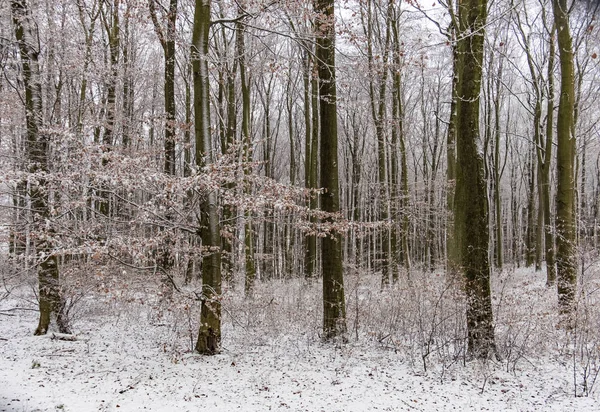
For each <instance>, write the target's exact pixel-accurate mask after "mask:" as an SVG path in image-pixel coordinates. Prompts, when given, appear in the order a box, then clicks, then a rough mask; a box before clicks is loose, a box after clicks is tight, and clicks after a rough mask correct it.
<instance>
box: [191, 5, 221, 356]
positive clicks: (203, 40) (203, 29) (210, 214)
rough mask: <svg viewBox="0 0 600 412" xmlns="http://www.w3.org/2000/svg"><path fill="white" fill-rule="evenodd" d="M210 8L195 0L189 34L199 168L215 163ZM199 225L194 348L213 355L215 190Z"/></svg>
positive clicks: (216, 339) (217, 332)
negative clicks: (199, 287)
mask: <svg viewBox="0 0 600 412" xmlns="http://www.w3.org/2000/svg"><path fill="white" fill-rule="evenodd" d="M210 7H211V1H210V0H196V8H195V12H194V29H193V35H192V51H191V57H192V67H193V69H192V70H193V77H194V117H195V132H196V166H197V168H198V169H201V168H203V167H205V166H207V165H210V164H211V163H213V162H214V154H213V149H212V136H211V130H210V84H209V72H208V58H209V57H208V39H209V30H210ZM200 227H201V229H200V237H201V239H202V246H203V248H204V249H205V251H204V254H203V258H202V296H201V307H200V327H199V331H198V341H197V342H196V351H197V352H199V353H201V354H205V355H213V354H215V353H218V352H219V349H220V342H221V301H220V298H221V230H220V222H219V213H218V205H217V194H216V193H215V192H209V193H207V194H205V197H204V199H203V200H202V202H201V204H200Z"/></svg>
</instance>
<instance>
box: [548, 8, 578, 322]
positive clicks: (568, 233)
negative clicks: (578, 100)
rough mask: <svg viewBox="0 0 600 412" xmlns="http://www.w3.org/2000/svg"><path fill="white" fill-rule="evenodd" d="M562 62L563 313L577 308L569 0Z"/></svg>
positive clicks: (559, 257)
mask: <svg viewBox="0 0 600 412" xmlns="http://www.w3.org/2000/svg"><path fill="white" fill-rule="evenodd" d="M552 11H553V13H554V24H555V26H556V33H557V43H558V56H559V65H560V97H559V100H558V114H557V119H556V121H557V123H556V138H557V142H558V145H557V148H556V162H557V188H556V247H557V248H556V280H557V287H558V302H559V308H560V312H561V313H562V314H564V315H568V316H570V315H572V314H573V311H574V309H575V293H576V287H577V267H576V261H575V246H576V245H575V241H576V231H575V209H574V208H575V203H574V202H575V175H574V166H575V135H574V130H575V129H574V126H575V123H574V111H575V69H574V57H573V40H572V37H571V30H570V24H569V9H568V4H567V0H553V1H552Z"/></svg>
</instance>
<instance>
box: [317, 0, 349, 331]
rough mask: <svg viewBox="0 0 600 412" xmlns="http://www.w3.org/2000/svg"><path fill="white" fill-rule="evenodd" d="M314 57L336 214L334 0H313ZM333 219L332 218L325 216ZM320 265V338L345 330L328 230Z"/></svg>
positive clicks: (337, 254) (335, 241)
mask: <svg viewBox="0 0 600 412" xmlns="http://www.w3.org/2000/svg"><path fill="white" fill-rule="evenodd" d="M315 12H317V13H318V16H317V18H316V24H315V28H316V35H317V38H316V48H317V52H316V57H317V59H316V60H317V65H318V73H319V103H320V126H321V127H320V129H321V130H320V132H321V147H320V148H321V156H320V158H321V159H320V164H321V179H320V182H321V187H322V188H323V190H324V193H323V195H322V209H323V211H324V212H327V213H332V214H336V213H338V212H339V210H340V196H339V181H338V150H337V146H338V145H337V143H338V139H337V102H336V99H337V93H336V82H335V23H334V22H335V17H334V1H333V0H317V1H316V2H315ZM327 220H329V221H330V222H332V219H331V218H329V219H327ZM321 252H322V258H321V259H322V265H323V339H325V340H331V339H333V338H337V337H342V338H344V335H345V334H346V331H347V329H346V301H345V296H344V273H343V267H342V239H341V236H340V234H339V233H335V232H334V233H331V234H330V235H329V236H326V237H325V238H323V240H322V246H321Z"/></svg>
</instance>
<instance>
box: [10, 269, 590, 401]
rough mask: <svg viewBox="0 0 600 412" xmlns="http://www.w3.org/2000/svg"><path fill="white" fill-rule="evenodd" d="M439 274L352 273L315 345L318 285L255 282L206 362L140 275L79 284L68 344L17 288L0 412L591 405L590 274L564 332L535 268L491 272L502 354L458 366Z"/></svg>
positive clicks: (452, 315) (229, 314)
mask: <svg viewBox="0 0 600 412" xmlns="http://www.w3.org/2000/svg"><path fill="white" fill-rule="evenodd" d="M440 277H441V274H436V273H433V274H421V275H415V274H413V275H412V277H411V279H412V280H411V281H410V282H403V283H402V284H401V285H398V287H396V288H393V289H391V290H387V291H384V292H381V291H379V288H378V284H379V279H378V278H377V277H376V276H363V277H357V276H349V277H348V280H347V289H346V292H347V296H348V298H347V299H348V302H347V307H348V328H349V330H350V333H349V336H350V339H349V343H347V344H338V345H336V344H323V343H321V342H320V340H319V326H320V310H321V309H320V305H319V298H320V285H319V284H318V283H316V284H313V285H305V284H304V283H303V282H302V281H299V280H289V281H273V282H268V283H265V284H262V285H260V286H259V287H258V289H257V292H256V296H255V298H254V299H253V300H251V301H249V300H245V299H243V296H241V293H240V292H238V291H228V292H227V293H226V294H225V297H224V302H223V303H224V310H225V311H224V328H223V351H222V353H221V354H219V355H217V356H213V357H202V356H198V355H194V354H193V353H192V352H191V351H190V349H191V346H192V343H193V339H194V337H195V331H196V326H197V320H196V319H197V308H196V305H191V304H190V303H189V301H186V300H185V299H180V300H179V301H176V302H174V303H172V304H169V305H167V304H164V303H163V304H161V303H159V302H158V301H157V300H156V299H154V298H153V291H152V290H151V289H148V287H147V285H146V284H145V283H144V279H143V277H138V278H137V281H131V282H129V283H127V284H125V283H124V282H123V281H122V279H117V278H114V279H113V282H112V283H110V282H109V281H108V280H106V279H105V280H104V281H103V284H101V287H98V288H94V289H89V290H88V292H87V293H86V294H85V296H84V298H83V299H82V300H81V301H80V302H79V303H78V304H77V306H76V307H74V310H76V312H74V324H73V328H74V332H75V333H76V334H77V336H78V340H77V341H63V340H56V339H52V338H51V335H48V336H45V337H34V336H32V332H33V330H34V329H35V326H36V322H37V313H36V312H35V311H34V310H24V309H34V308H35V305H34V304H33V302H32V301H33V299H34V297H33V293H32V292H31V288H29V289H28V288H25V287H19V288H16V289H14V290H12V293H11V294H10V296H9V297H7V298H5V299H4V300H2V301H1V302H0V313H1V314H0V354H1V356H0V411H236V410H239V411H268V410H282V411H283V410H289V411H327V412H332V411H377V410H380V411H405V410H406V411H408V410H415V411H453V410H459V411H461V410H462V411H480V410H489V411H536V410H539V411H546V410H556V411H598V410H600V395H599V391H598V390H597V389H596V386H595V385H594V383H595V382H593V379H595V375H596V374H597V371H598V361H599V360H600V356H599V350H600V346H599V345H600V342H598V341H597V340H595V339H596V336H597V334H598V332H597V330H598V329H600V328H598V326H599V325H598V324H597V323H596V324H595V326H596V328H595V330H594V328H591V327H589V326H592V324H593V323H594V322H597V320H598V317H597V312H598V307H597V305H595V301H594V300H593V299H592V298H593V293H594V291H595V289H594V285H596V286H597V284H596V283H595V282H594V279H591V278H590V279H588V280H587V282H588V283H587V284H588V285H589V288H587V289H586V290H589V291H590V293H588V295H586V296H585V299H587V300H586V304H585V305H583V304H582V306H585V310H584V309H582V313H584V314H585V316H586V323H585V325H586V328H585V330H584V331H581V332H569V333H567V332H565V331H563V330H560V329H557V328H556V327H555V323H556V318H555V317H554V315H553V312H552V311H553V309H554V308H555V300H556V299H555V298H554V292H553V291H552V290H548V289H546V288H545V287H544V275H543V274H542V273H534V272H532V271H526V270H513V271H508V272H504V273H503V274H502V275H498V276H496V277H495V280H494V291H495V299H494V309H495V310H496V316H497V333H496V337H497V344H498V351H499V353H500V354H501V355H502V359H501V360H490V361H487V362H481V361H473V360H471V361H465V359H464V353H463V352H461V351H462V350H463V349H461V348H464V336H463V333H464V329H463V327H462V326H461V319H462V318H461V314H460V312H461V310H462V306H461V303H460V299H459V298H457V297H456V294H455V293H451V288H449V287H447V286H446V287H445V286H443V285H442V284H443V282H441V281H439V279H436V278H440ZM119 282H121V283H119ZM136 282H137V283H136ZM109 283H110V285H109ZM599 293H600V292H599ZM590 296H591V297H590ZM456 302H458V303H456ZM590 302H591V303H590ZM14 308H22V309H16V310H15V309H14ZM582 324H583V322H582ZM582 329H584V328H582ZM457 337H460V338H461V339H462V342H463V343H462V344H461V343H460V341H457ZM357 338H358V339H357ZM461 353H463V355H461ZM585 385H587V387H586V386H585ZM575 391H577V394H578V395H588V396H575V395H574V394H575Z"/></svg>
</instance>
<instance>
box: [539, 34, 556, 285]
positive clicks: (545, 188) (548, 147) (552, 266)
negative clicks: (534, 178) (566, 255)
mask: <svg viewBox="0 0 600 412" xmlns="http://www.w3.org/2000/svg"><path fill="white" fill-rule="evenodd" d="M555 32H556V27H555V26H552V29H551V33H550V49H549V52H548V103H547V109H546V113H547V116H546V143H545V144H544V149H545V150H544V152H545V153H544V165H543V169H542V172H543V173H542V181H541V185H542V198H543V200H542V203H543V205H544V223H545V225H544V229H545V232H544V236H545V245H546V249H545V251H546V284H547V285H548V286H551V285H554V283H555V282H556V262H555V260H554V251H555V247H554V225H553V224H552V223H553V222H552V216H551V214H550V210H551V208H550V167H551V165H552V144H553V140H554V136H553V135H554V133H553V131H554V58H555V55H556V50H555V46H554V34H555Z"/></svg>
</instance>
